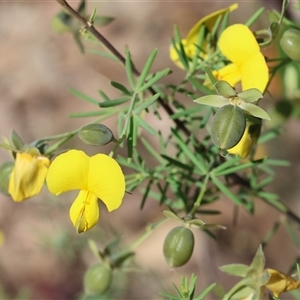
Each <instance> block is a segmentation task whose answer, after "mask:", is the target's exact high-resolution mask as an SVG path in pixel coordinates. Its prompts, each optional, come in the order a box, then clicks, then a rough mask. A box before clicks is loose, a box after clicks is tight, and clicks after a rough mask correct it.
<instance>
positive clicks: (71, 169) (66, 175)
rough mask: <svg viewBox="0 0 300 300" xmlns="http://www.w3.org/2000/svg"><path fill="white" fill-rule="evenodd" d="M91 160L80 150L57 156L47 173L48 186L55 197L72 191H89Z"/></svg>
mask: <svg viewBox="0 0 300 300" xmlns="http://www.w3.org/2000/svg"><path fill="white" fill-rule="evenodd" d="M89 163H90V158H89V157H88V156H87V155H86V154H85V153H84V152H83V151H79V150H70V151H67V152H65V153H63V154H60V155H59V156H57V157H56V158H55V159H54V160H53V162H52V163H51V165H50V167H49V170H48V173H47V178H46V181H47V186H48V189H49V191H50V192H51V193H52V194H54V195H59V194H61V193H63V192H67V191H71V190H87V187H88V183H87V182H88V174H89Z"/></svg>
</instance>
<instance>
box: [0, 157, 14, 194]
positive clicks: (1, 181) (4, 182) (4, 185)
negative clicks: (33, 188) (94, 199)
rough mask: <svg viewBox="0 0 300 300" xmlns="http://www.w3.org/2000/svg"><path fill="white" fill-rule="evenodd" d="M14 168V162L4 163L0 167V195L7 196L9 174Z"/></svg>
mask: <svg viewBox="0 0 300 300" xmlns="http://www.w3.org/2000/svg"><path fill="white" fill-rule="evenodd" d="M13 167H14V162H13V161H9V162H5V163H4V164H2V165H1V166H0V193H2V194H4V195H6V196H8V195H9V194H8V184H9V179H10V174H11V172H12V169H13Z"/></svg>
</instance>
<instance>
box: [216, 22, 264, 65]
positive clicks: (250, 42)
mask: <svg viewBox="0 0 300 300" xmlns="http://www.w3.org/2000/svg"><path fill="white" fill-rule="evenodd" d="M218 46H219V48H220V50H221V52H222V53H223V54H224V55H225V56H226V57H227V58H228V59H229V60H231V61H232V62H233V63H234V64H236V65H237V66H238V67H240V66H242V65H243V64H244V63H245V62H246V61H248V60H249V59H250V58H251V57H252V56H254V55H255V54H257V53H259V52H260V48H259V45H258V43H257V41H256V39H255V37H254V35H253V33H252V32H251V30H250V29H249V28H248V27H247V26H246V25H243V24H235V25H231V26H229V27H227V28H226V29H225V30H224V31H223V32H222V34H221V36H220V39H219V43H218Z"/></svg>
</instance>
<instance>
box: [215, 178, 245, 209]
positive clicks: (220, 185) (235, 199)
mask: <svg viewBox="0 0 300 300" xmlns="http://www.w3.org/2000/svg"><path fill="white" fill-rule="evenodd" d="M210 178H211V180H212V181H213V183H214V184H215V185H216V186H217V188H218V189H219V190H220V191H221V192H222V193H223V194H224V195H225V196H226V197H228V198H229V199H230V200H232V202H233V203H235V204H236V205H241V204H242V203H241V200H240V199H239V198H238V197H237V196H236V195H235V194H233V193H232V192H231V190H229V189H228V188H227V187H226V186H225V185H224V183H223V182H222V181H220V180H219V179H218V178H217V177H215V176H214V175H213V174H212V175H211V176H210Z"/></svg>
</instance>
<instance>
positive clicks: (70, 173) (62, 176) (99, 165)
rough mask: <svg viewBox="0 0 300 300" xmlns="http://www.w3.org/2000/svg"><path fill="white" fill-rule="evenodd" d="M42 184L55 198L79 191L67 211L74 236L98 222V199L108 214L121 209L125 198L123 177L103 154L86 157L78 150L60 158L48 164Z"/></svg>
mask: <svg viewBox="0 0 300 300" xmlns="http://www.w3.org/2000/svg"><path fill="white" fill-rule="evenodd" d="M46 181H47V186H48V189H49V191H50V192H51V193H53V194H55V195H59V194H61V193H64V192H67V191H71V190H80V192H79V194H78V196H77V198H76V199H75V201H74V202H73V204H72V206H71V208H70V219H71V221H72V223H73V225H74V226H75V228H76V230H77V232H78V233H81V232H84V231H86V230H89V229H91V228H92V227H93V226H95V225H96V223H97V222H98V220H99V206H98V198H99V199H100V200H101V201H103V202H104V204H105V205H106V207H107V209H108V211H112V210H115V209H117V208H118V207H119V206H120V205H121V203H122V199H123V197H124V194H125V177H124V174H123V172H122V170H121V168H120V166H119V164H118V163H117V162H116V161H115V160H114V159H113V158H111V157H109V156H108V155H105V154H96V155H94V156H91V157H89V156H87V155H86V154H85V153H84V152H83V151H79V150H70V151H67V152H65V153H63V154H60V155H59V156H57V157H56V158H55V159H54V160H53V162H52V163H51V165H50V167H49V170H48V173H47V178H46Z"/></svg>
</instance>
